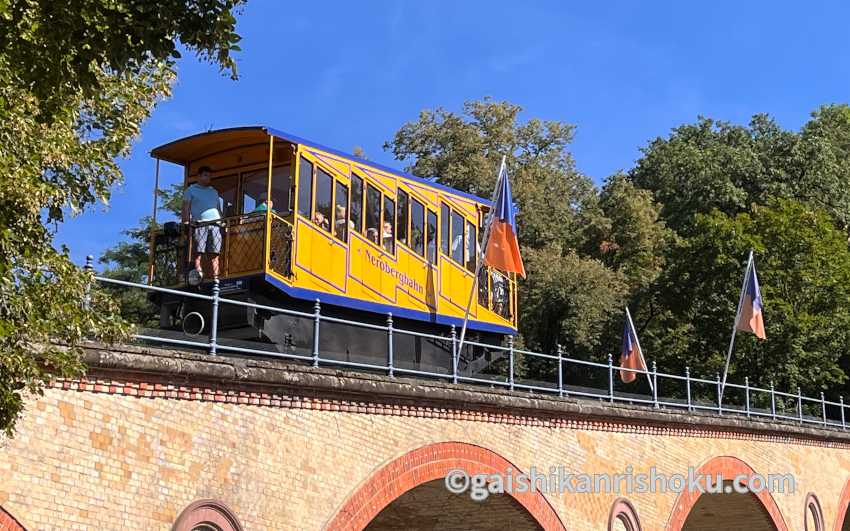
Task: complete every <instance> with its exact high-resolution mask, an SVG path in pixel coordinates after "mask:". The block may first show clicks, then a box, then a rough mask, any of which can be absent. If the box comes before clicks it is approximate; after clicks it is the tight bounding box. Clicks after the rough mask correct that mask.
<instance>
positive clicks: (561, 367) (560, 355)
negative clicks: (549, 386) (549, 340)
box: [556, 345, 564, 396]
mask: <svg viewBox="0 0 850 531" xmlns="http://www.w3.org/2000/svg"><path fill="white" fill-rule="evenodd" d="M556 349H557V351H558V396H564V349H563V348H562V347H561V345H556Z"/></svg>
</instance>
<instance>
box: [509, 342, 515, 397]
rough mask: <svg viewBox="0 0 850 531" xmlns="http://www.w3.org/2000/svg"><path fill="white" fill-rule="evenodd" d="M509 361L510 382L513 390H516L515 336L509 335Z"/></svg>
mask: <svg viewBox="0 0 850 531" xmlns="http://www.w3.org/2000/svg"><path fill="white" fill-rule="evenodd" d="M508 361H509V363H510V367H509V372H508V383H510V386H511V391H513V390H514V336H508Z"/></svg>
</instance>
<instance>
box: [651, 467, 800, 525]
mask: <svg viewBox="0 0 850 531" xmlns="http://www.w3.org/2000/svg"><path fill="white" fill-rule="evenodd" d="M696 473H697V474H707V475H711V476H715V475H716V474H720V475H721V477H722V478H723V479H724V480H732V479H734V478H735V476H737V475H739V474H755V470H753V468H752V467H751V466H750V465H748V464H747V463H745V462H744V461H741V460H740V459H738V458H737V457H732V456H727V455H722V456H717V457H713V458H711V459H709V460H708V461H706V462H705V463H703V464H702V465H701V466H700V467H699V469H697V470H696ZM753 495H754V496H755V497H756V499H758V501H759V502H761V504H762V507H764V509H765V510H766V511H767V514H768V515H769V516H770V519H771V521H772V522H773V525H774V526H775V527H776V529H777V531H788V525H787V524H786V523H785V519H784V518H783V517H782V512H781V511H780V510H779V506H778V505H776V500H774V499H773V496H771V495H770V493H769V492H767V490H761V491H760V492H757V493H756V492H754V493H753ZM699 497H700V493H699V492H691V491H689V490H684V491H682V492H681V493H680V494H679V496H678V497H677V498H676V502H675V503H674V504H673V510H672V512H671V513H670V518H669V520H668V523H667V531H681V529H682V526H684V525H685V520H686V519H687V518H688V515H689V514H690V512H691V509H693V507H694V505H695V504H696V502H697V500H698V499H699Z"/></svg>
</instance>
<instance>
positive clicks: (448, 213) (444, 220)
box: [439, 201, 452, 258]
mask: <svg viewBox="0 0 850 531" xmlns="http://www.w3.org/2000/svg"><path fill="white" fill-rule="evenodd" d="M451 217H452V209H451V207H450V206H449V205H447V204H446V203H445V202H442V201H441V202H440V214H439V223H440V226H439V231H440V252H441V253H442V254H443V256H446V257H447V258H451V243H452V234H451V232H452V224H451Z"/></svg>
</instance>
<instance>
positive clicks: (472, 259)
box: [464, 221, 478, 273]
mask: <svg viewBox="0 0 850 531" xmlns="http://www.w3.org/2000/svg"><path fill="white" fill-rule="evenodd" d="M477 248H478V239H477V238H476V233H475V224H474V223H472V222H471V221H467V222H466V255H465V256H464V258H466V268H467V269H468V270H469V271H471V272H473V273H474V272H475V263H476V261H477V260H476V257H477V256H478V253H477V252H476V251H477V250H478V249H477Z"/></svg>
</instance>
